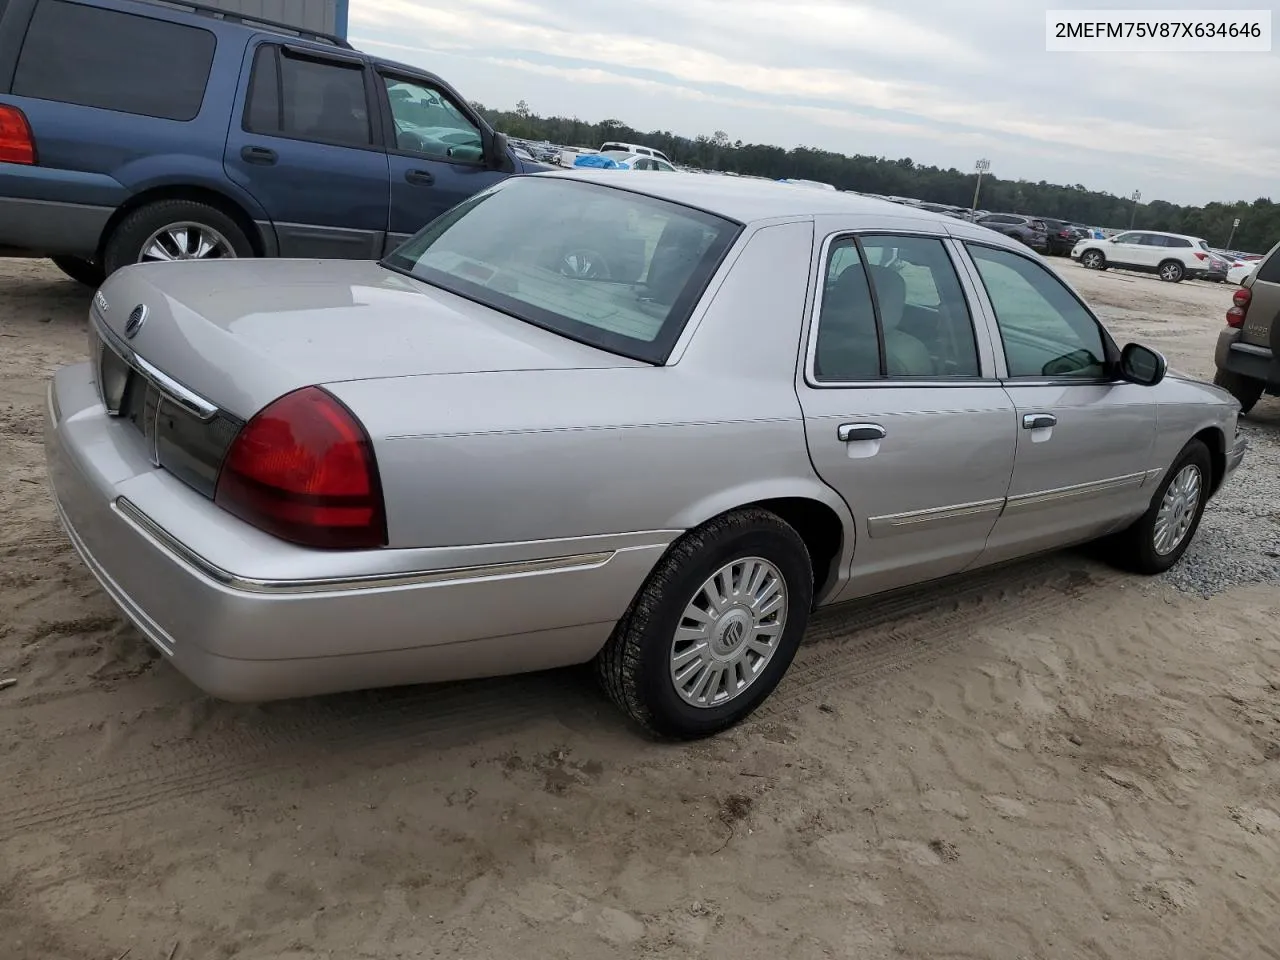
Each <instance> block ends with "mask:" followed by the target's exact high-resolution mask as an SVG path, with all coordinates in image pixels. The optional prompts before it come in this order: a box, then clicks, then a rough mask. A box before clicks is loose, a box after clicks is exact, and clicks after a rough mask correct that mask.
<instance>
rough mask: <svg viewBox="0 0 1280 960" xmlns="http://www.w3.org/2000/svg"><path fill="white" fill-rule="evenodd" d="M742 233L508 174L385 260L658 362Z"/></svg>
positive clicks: (683, 211)
mask: <svg viewBox="0 0 1280 960" xmlns="http://www.w3.org/2000/svg"><path fill="white" fill-rule="evenodd" d="M740 229H741V226H740V225H739V224H737V223H734V222H733V221H730V220H726V219H723V218H721V217H717V216H714V215H712V214H709V213H703V212H701V211H699V210H694V209H691V208H689V207H684V206H681V205H679V204H675V203H669V202H667V201H664V200H658V199H656V198H654V197H647V196H643V195H641V194H637V193H631V192H629V191H627V190H620V189H616V188H614V187H608V186H601V185H597V184H592V183H582V182H578V181H571V180H561V179H556V178H544V177H513V178H511V179H509V180H506V181H504V182H503V183H501V184H500V185H498V186H497V187H494V188H491V189H490V190H487V191H484V192H482V193H479V194H477V195H475V196H473V197H471V198H470V199H469V200H465V201H463V202H462V203H461V204H459V205H458V206H457V207H454V208H453V209H452V210H451V211H449V212H448V213H446V214H444V215H443V216H441V217H439V218H437V219H436V220H434V221H432V222H431V223H430V224H428V225H427V226H426V227H424V228H423V229H422V230H421V231H419V232H418V233H417V234H416V235H414V236H413V237H411V238H410V239H409V240H407V241H405V243H404V244H402V245H401V246H400V247H399V248H397V249H396V250H394V251H393V252H392V253H391V254H389V255H388V256H387V258H386V259H385V260H384V261H383V263H384V265H385V266H387V267H389V268H391V269H393V270H398V271H400V272H402V273H407V274H409V275H410V276H413V277H416V278H417V279H419V280H423V281H425V282H427V283H430V284H432V285H433V286H437V287H441V288H443V289H445V290H449V291H450V292H452V293H456V294H458V295H460V296H463V297H466V298H468V299H469V300H474V301H476V302H477V303H482V304H484V305H485V306H488V307H492V308H493V309H495V310H501V311H502V312H503V313H507V314H510V315H511V316H514V317H517V318H519V319H520V320H524V321H526V322H528V323H532V324H535V325H537V326H540V327H543V328H545V329H548V330H552V331H554V332H556V333H559V334H561V335H563V336H566V337H569V338H571V339H574V340H578V341H580V342H582V343H587V344H590V345H592V346H596V347H600V348H601V349H604V350H609V351H611V352H613V353H617V354H621V355H622V356H626V357H631V358H633V359H636V360H644V361H646V362H649V363H665V362H666V359H667V357H668V355H669V354H670V352H671V348H672V346H674V344H675V342H676V340H677V339H678V338H679V336H680V332H681V331H682V330H683V329H684V325H685V323H686V322H687V321H688V319H689V315H690V313H692V311H693V308H694V306H695V305H696V304H697V302H698V299H699V298H700V297H701V296H702V292H703V291H704V290H705V289H706V286H707V283H708V282H709V281H710V279H711V276H712V274H713V273H715V270H716V268H717V267H718V266H719V264H720V261H721V260H722V259H723V258H724V255H725V253H726V252H727V251H728V249H729V247H730V246H731V245H732V244H733V241H734V240H735V239H736V237H737V235H738V233H739V231H740Z"/></svg>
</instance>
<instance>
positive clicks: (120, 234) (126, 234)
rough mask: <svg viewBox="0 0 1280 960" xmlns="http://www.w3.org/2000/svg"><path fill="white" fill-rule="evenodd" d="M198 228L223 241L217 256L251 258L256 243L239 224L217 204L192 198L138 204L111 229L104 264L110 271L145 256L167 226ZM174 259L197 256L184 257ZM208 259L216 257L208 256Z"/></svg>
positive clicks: (136, 261) (188, 257)
mask: <svg viewBox="0 0 1280 960" xmlns="http://www.w3.org/2000/svg"><path fill="white" fill-rule="evenodd" d="M169 226H173V227H187V228H188V229H189V228H192V227H195V228H199V229H201V230H203V231H209V232H211V235H213V236H216V237H217V238H218V239H219V240H220V241H221V244H220V246H219V252H218V256H220V257H222V258H226V257H252V256H253V255H254V250H253V244H252V243H250V242H249V238H248V237H247V236H246V235H245V232H244V231H243V230H242V229H240V225H239V224H237V223H236V222H235V220H233V219H232V218H231V217H229V216H227V215H226V214H225V213H223V212H222V211H221V210H219V209H218V208H217V207H211V206H210V205H209V204H207V203H197V202H195V201H193V200H159V201H157V202H155V203H149V204H147V205H146V206H144V207H139V208H138V209H137V210H135V211H133V213H131V214H129V215H128V216H126V217H125V218H124V219H123V220H121V221H120V224H119V225H118V226H117V227H116V228H115V230H114V231H112V233H111V236H110V237H109V238H108V240H107V243H106V247H105V249H104V251H103V257H102V261H103V265H104V266H105V267H106V272H107V273H108V274H112V273H115V272H116V271H117V270H119V269H120V268H121V267H127V266H128V265H129V264H131V263H138V262H140V261H141V260H142V259H143V253H144V250H143V248H144V245H147V244H148V241H149V240H150V238H151V237H152V236H154V235H155V234H157V233H159V232H160V231H162V230H164V228H165V227H169ZM172 259H183V260H186V259H198V258H196V257H190V256H182V257H172ZM208 259H215V257H212V256H211V257H209V258H208Z"/></svg>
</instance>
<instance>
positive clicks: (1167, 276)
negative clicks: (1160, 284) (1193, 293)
mask: <svg viewBox="0 0 1280 960" xmlns="http://www.w3.org/2000/svg"><path fill="white" fill-rule="evenodd" d="M1186 274H1187V271H1186V270H1185V269H1184V268H1183V266H1182V264H1180V263H1179V262H1178V261H1177V260H1166V261H1165V262H1164V263H1162V264H1160V279H1161V280H1163V281H1164V282H1165V283H1181V282H1182V278H1183V277H1184V276H1186Z"/></svg>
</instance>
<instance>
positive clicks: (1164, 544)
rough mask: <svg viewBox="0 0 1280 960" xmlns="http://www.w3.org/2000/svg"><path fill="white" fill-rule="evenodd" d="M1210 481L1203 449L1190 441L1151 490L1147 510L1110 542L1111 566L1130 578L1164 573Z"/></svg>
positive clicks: (1179, 551)
mask: <svg viewBox="0 0 1280 960" xmlns="http://www.w3.org/2000/svg"><path fill="white" fill-rule="evenodd" d="M1212 477H1213V462H1212V460H1211V459H1210V457H1209V448H1208V447H1206V446H1205V445H1204V444H1203V443H1202V442H1200V441H1199V440H1192V441H1191V442H1189V443H1188V444H1187V445H1186V446H1185V447H1183V448H1182V452H1181V453H1179V454H1178V457H1177V459H1176V460H1174V461H1173V466H1171V467H1170V468H1169V471H1168V472H1167V473H1166V474H1165V475H1164V479H1163V480H1162V481H1161V482H1160V486H1158V487H1156V492H1155V496H1153V497H1152V498H1151V506H1150V507H1148V508H1147V512H1146V513H1144V514H1143V515H1142V516H1141V517H1140V518H1138V520H1136V521H1135V522H1134V523H1133V525H1132V526H1130V527H1129V528H1128V529H1127V530H1124V531H1122V532H1121V533H1120V534H1119V535H1118V536H1117V537H1116V547H1117V550H1116V552H1115V553H1114V554H1113V555H1112V559H1113V562H1115V563H1116V565H1117V566H1120V567H1123V568H1125V569H1127V570H1132V571H1133V572H1134V573H1145V574H1156V573H1164V572H1165V571H1166V570H1168V569H1169V568H1171V567H1172V566H1173V565H1174V564H1175V563H1177V562H1178V561H1179V560H1180V559H1182V555H1183V554H1184V553H1186V550H1187V547H1188V546H1190V544H1191V540H1192V538H1193V537H1194V536H1195V535H1196V530H1197V529H1198V528H1199V526H1200V518H1201V517H1202V516H1203V515H1204V508H1205V504H1206V502H1207V501H1208V497H1209V484H1210V483H1211V482H1212Z"/></svg>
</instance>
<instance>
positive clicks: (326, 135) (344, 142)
mask: <svg viewBox="0 0 1280 960" xmlns="http://www.w3.org/2000/svg"><path fill="white" fill-rule="evenodd" d="M244 128H245V129H246V130H248V131H249V132H250V133H262V134H267V135H269V136H276V137H287V138H289V139H293V140H314V141H317V142H319V143H332V144H337V145H339V146H346V147H367V146H369V145H370V144H371V143H372V142H373V136H372V134H371V132H370V127H369V101H368V97H367V96H366V94H365V89H364V69H363V68H362V67H361V66H359V65H356V64H352V65H351V66H347V65H346V64H340V63H337V62H336V61H328V60H323V59H315V60H313V59H311V58H310V57H301V56H294V55H291V54H289V53H286V52H284V51H282V50H281V49H280V48H279V47H277V46H276V45H275V44H269V43H264V44H262V45H261V46H260V47H259V48H258V52H257V53H256V54H254V58H253V73H252V75H251V76H250V78H249V102H248V104H247V105H246V107H245V117H244Z"/></svg>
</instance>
